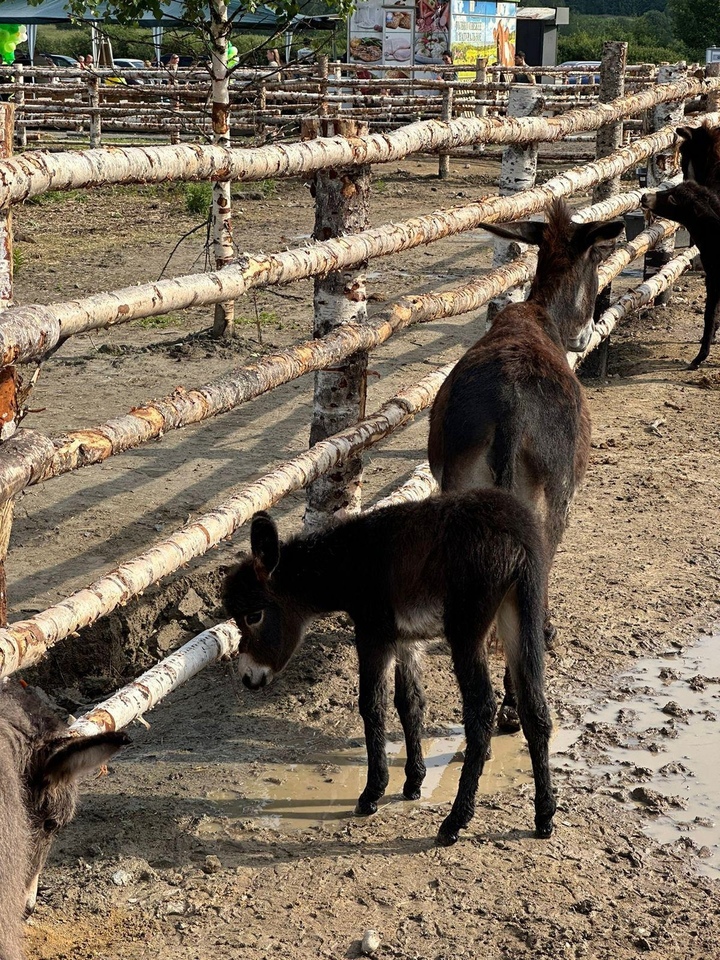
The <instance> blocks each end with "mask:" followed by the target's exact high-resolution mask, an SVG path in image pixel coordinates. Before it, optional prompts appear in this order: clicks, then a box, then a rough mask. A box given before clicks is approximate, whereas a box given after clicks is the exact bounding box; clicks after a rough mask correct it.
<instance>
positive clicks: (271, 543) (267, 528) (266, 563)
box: [250, 511, 280, 577]
mask: <svg viewBox="0 0 720 960" xmlns="http://www.w3.org/2000/svg"><path fill="white" fill-rule="evenodd" d="M250 549H251V550H252V555H253V560H254V561H255V567H256V569H258V568H259V572H262V573H264V574H265V575H266V576H268V577H270V576H272V574H273V571H274V570H275V568H276V567H277V565H278V563H280V538H279V536H278V532H277V527H276V526H275V523H274V522H273V520H272V519H271V517H270V516H269V515H268V514H267V513H265V512H264V511H261V512H260V513H256V514H255V516H254V517H253V519H252V525H251V526H250Z"/></svg>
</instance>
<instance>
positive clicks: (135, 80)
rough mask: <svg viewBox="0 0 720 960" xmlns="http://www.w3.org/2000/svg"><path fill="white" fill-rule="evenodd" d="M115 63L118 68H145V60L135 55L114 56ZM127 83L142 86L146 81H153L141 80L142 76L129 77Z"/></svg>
mask: <svg viewBox="0 0 720 960" xmlns="http://www.w3.org/2000/svg"><path fill="white" fill-rule="evenodd" d="M113 65H114V67H115V69H116V70H119V71H123V70H144V69H145V61H144V60H136V59H135V58H134V57H113ZM126 82H127V85H128V86H129V87H137V86H142V85H143V84H144V83H152V80H149V79H148V80H141V79H140V77H128V78H127V81H126Z"/></svg>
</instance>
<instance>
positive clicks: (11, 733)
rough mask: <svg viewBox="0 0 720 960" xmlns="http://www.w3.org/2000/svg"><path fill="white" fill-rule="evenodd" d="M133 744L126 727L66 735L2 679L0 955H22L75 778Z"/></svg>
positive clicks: (26, 693)
mask: <svg viewBox="0 0 720 960" xmlns="http://www.w3.org/2000/svg"><path fill="white" fill-rule="evenodd" d="M128 742H129V738H128V737H127V735H126V734H125V733H120V732H117V733H102V734H98V735H97V736H94V737H68V736H67V727H66V726H65V724H63V723H62V722H61V721H60V720H59V719H58V718H57V717H56V716H55V715H54V714H53V713H52V712H51V711H50V710H49V709H48V708H47V707H46V706H45V705H44V704H43V703H42V701H41V700H40V698H39V697H37V696H36V695H35V694H33V693H32V692H31V691H30V690H29V689H24V688H23V687H22V686H21V684H19V683H17V682H15V681H11V680H3V681H0V960H22V957H23V951H22V920H23V914H24V912H25V911H28V912H30V911H32V909H33V908H34V906H35V899H36V897H37V885H38V879H39V876H40V871H41V870H42V868H43V866H44V864H45V860H46V858H47V855H48V853H49V851H50V846H51V844H52V841H53V838H54V836H55V834H56V833H57V831H58V830H59V829H60V828H61V827H64V826H65V824H67V823H69V822H70V820H72V818H73V815H74V813H75V805H76V803H77V798H78V787H77V780H78V779H79V778H80V777H82V776H83V775H85V774H87V773H90V772H92V771H93V770H95V769H97V768H98V767H100V766H102V764H104V763H106V762H107V761H108V760H109V759H110V757H112V756H113V754H114V753H116V752H117V750H119V749H120V747H121V746H122V745H123V744H125V743H128Z"/></svg>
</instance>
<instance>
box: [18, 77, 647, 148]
mask: <svg viewBox="0 0 720 960" xmlns="http://www.w3.org/2000/svg"><path fill="white" fill-rule="evenodd" d="M455 69H457V70H458V72H459V73H460V77H461V79H458V80H454V79H450V77H451V76H454V72H453V73H452V74H451V73H450V72H449V71H448V69H447V68H444V67H431V68H428V67H427V66H426V67H414V68H407V69H404V68H403V69H402V70H399V69H398V68H394V69H393V68H377V69H376V68H375V67H373V70H374V71H375V72H376V73H379V74H380V76H379V77H370V78H368V77H366V76H364V75H363V74H366V73H367V72H368V71H367V70H361V69H360V67H359V65H357V64H339V63H338V64H335V63H330V64H326V62H325V60H323V62H322V63H321V65H320V67H305V66H301V65H297V66H296V65H291V66H289V67H287V68H285V69H282V70H279V71H278V70H275V71H271V70H266V69H258V70H242V71H236V72H235V73H234V77H233V81H232V83H231V88H230V102H231V108H232V109H231V135H232V136H233V137H236V138H237V137H263V138H266V139H270V138H276V137H279V136H288V135H291V134H297V133H298V132H299V130H300V125H301V123H302V121H303V120H304V119H307V118H308V117H323V116H336V117H341V118H343V119H349V120H361V121H366V122H368V124H369V125H370V128H371V129H375V130H390V129H396V128H397V127H400V126H402V125H404V124H407V123H411V122H413V121H416V120H426V119H432V118H437V119H449V118H451V117H452V116H458V115H462V114H464V113H474V114H481V113H482V114H483V115H490V116H504V115H505V112H506V110H507V101H508V96H509V91H510V89H511V88H512V83H511V82H510V80H511V77H512V74H513V71H514V68H513V71H511V70H505V71H499V70H498V69H497V68H486V67H485V66H484V61H479V64H477V65H473V66H472V67H470V66H469V65H468V66H466V67H464V66H463V65H460V66H459V67H458V68H452V70H453V71H454V70H455ZM546 71H547V72H546ZM358 74H360V76H358ZM656 75H657V68H651V67H649V66H647V65H639V66H636V67H633V68H630V69H629V70H628V73H627V75H626V88H627V89H628V91H632V92H637V91H639V90H641V89H645V88H647V87H648V86H650V85H651V84H652V83H653V82H654V79H655V77H656ZM537 76H538V79H539V81H540V82H539V84H538V86H539V89H540V90H541V91H542V93H543V101H544V109H545V112H546V113H547V114H548V115H552V114H553V113H557V112H560V111H563V110H567V109H568V108H570V107H573V106H577V105H578V104H592V103H595V102H597V98H598V94H599V84H598V83H596V82H594V80H595V75H594V74H592V73H591V74H589V75H588V74H587V72H585V73H584V74H583V73H581V72H580V71H574V70H568V69H564V70H562V69H559V68H544V69H543V70H542V72H538V75H537ZM581 81H582V82H581ZM586 81H587V82H586ZM0 83H4V84H6V85H7V86H6V87H2V89H3V90H7V92H6V93H3V96H4V97H9V98H11V99H12V100H13V101H14V102H15V104H16V119H15V122H16V128H17V131H18V140H19V142H20V143H21V144H22V145H23V146H24V145H25V143H26V142H27V138H28V134H29V135H30V136H31V137H32V136H33V135H35V136H37V135H38V133H39V132H40V131H42V132H43V135H44V136H47V135H48V133H50V132H52V131H71V132H74V133H75V134H77V135H78V136H79V137H80V138H87V139H89V142H90V146H92V147H99V146H100V145H101V140H102V135H103V131H105V132H112V133H122V134H135V135H137V136H136V137H135V139H142V138H143V137H144V138H145V139H148V138H157V137H158V136H163V135H164V136H168V137H170V138H171V142H175V141H177V139H178V138H179V137H180V136H181V135H182V136H184V137H186V138H187V137H189V138H191V139H193V140H197V139H200V138H202V137H209V135H210V133H211V92H210V80H209V78H208V76H207V74H206V73H205V72H204V71H202V70H198V69H194V70H172V71H171V70H167V69H166V70H145V71H137V70H136V71H121V70H118V71H112V70H101V69H98V70H93V71H89V70H68V69H64V70H61V69H56V70H54V71H53V70H51V69H49V68H47V67H38V68H29V67H22V66H18V67H15V68H12V67H0Z"/></svg>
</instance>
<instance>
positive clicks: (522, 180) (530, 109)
mask: <svg viewBox="0 0 720 960" xmlns="http://www.w3.org/2000/svg"><path fill="white" fill-rule="evenodd" d="M542 103H543V99H542V96H541V94H540V91H539V90H538V89H537V87H536V86H535V84H531V83H514V84H513V85H512V86H511V87H510V96H509V97H508V108H507V112H508V116H510V117H530V116H532V115H533V114H535V113H536V112H537V111H538V110H539V109H541V108H542ZM537 157H538V145H537V143H528V144H518V145H515V144H511V145H510V146H508V147H505V149H504V150H503V155H502V162H501V164H500V180H499V190H498V193H499V194H500V196H501V197H507V196H510V195H511V194H513V193H520V192H521V191H522V190H529V189H530V188H531V187H534V186H535V176H536V174H537ZM522 249H524V246H521V245H520V244H518V243H514V242H513V241H510V240H503V239H501V238H500V237H495V239H494V242H493V262H492V265H493V268H495V267H501V266H503V265H504V264H506V263H510V262H511V261H512V260H515V259H516V258H517V256H519V253H520V251H521V250H522ZM522 299H523V288H522V287H515V288H514V289H513V290H508V291H507V293H503V294H501V295H500V296H499V297H493V299H492V300H491V301H490V302H489V303H488V306H487V324H488V325H489V324H490V323H492V321H493V320H494V319H495V317H496V316H497V314H498V313H499V312H500V310H502V308H503V307H504V306H505V305H506V304H508V303H517V302H518V301H520V300H522Z"/></svg>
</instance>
